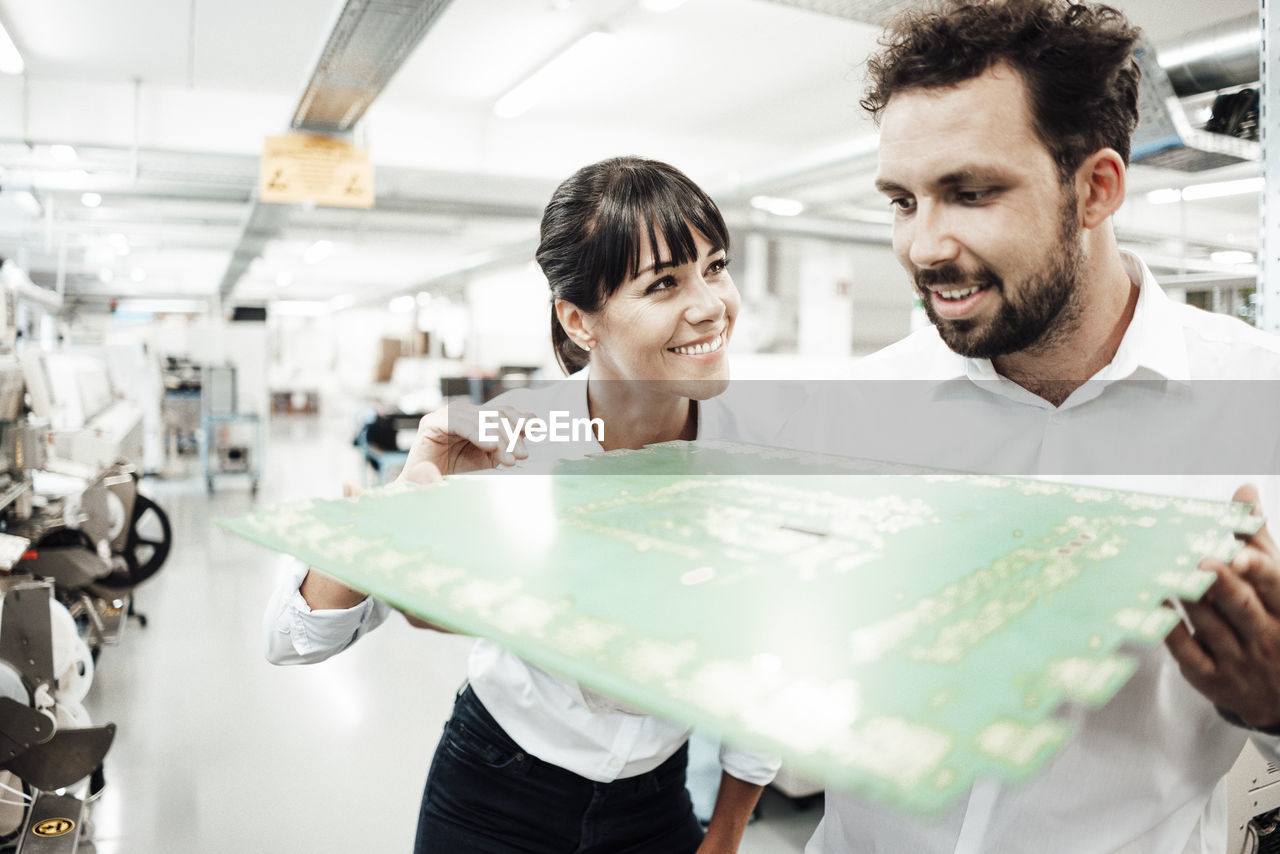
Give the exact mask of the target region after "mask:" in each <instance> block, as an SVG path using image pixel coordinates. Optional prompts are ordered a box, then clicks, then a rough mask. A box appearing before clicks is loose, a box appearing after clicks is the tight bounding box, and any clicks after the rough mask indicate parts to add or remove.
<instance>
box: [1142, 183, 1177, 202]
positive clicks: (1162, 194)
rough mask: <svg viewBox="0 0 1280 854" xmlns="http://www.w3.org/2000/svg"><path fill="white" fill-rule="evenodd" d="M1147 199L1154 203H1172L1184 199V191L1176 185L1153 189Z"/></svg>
mask: <svg viewBox="0 0 1280 854" xmlns="http://www.w3.org/2000/svg"><path fill="white" fill-rule="evenodd" d="M1147 201H1148V202H1150V203H1151V204H1153V205H1171V204H1173V203H1174V202H1180V201H1182V191H1181V190H1179V189H1177V188H1176V187H1165V188H1164V189H1161V190H1152V191H1151V192H1150V193H1147Z"/></svg>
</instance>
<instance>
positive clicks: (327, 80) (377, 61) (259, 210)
mask: <svg viewBox="0 0 1280 854" xmlns="http://www.w3.org/2000/svg"><path fill="white" fill-rule="evenodd" d="M450 2H451V0H347V4H346V6H344V7H343V8H342V14H341V15H339V16H338V22H337V23H336V24H334V27H333V32H331V33H329V40H328V41H327V42H326V43H325V46H324V50H323V52H321V54H320V59H319V61H318V62H317V63H316V68H315V71H313V72H312V73H311V80H310V82H308V83H307V88H306V89H305V90H304V91H303V93H302V98H301V100H299V102H298V108H297V109H296V110H294V113H293V121H292V123H291V125H292V127H293V129H294V130H301V131H307V132H310V133H322V134H329V135H345V134H348V133H350V131H351V129H352V128H353V127H355V124H356V122H357V121H359V120H360V117H361V116H363V115H364V112H365V110H367V109H368V108H369V105H370V104H372V103H373V101H374V99H375V98H377V97H378V95H379V94H381V92H382V89H383V87H385V86H386V85H387V83H388V82H389V81H390V80H391V78H392V77H394V76H395V73H396V72H397V71H399V70H400V67H401V66H402V65H403V64H404V61H405V60H406V59H408V58H409V54H411V53H412V52H413V49H414V48H415V47H417V46H418V43H419V42H420V41H422V37H423V36H424V35H426V33H427V30H429V29H430V28H431V25H432V24H433V23H435V21H436V19H437V18H439V17H440V13H441V12H443V11H444V10H445V8H446V7H447V6H448V5H449V3H450ZM291 211H292V206H291V205H277V204H264V203H262V202H260V201H258V199H257V196H256V195H255V197H254V199H253V201H252V202H251V203H250V205H249V212H248V214H247V215H246V216H245V220H244V227H243V229H242V231H241V233H240V240H239V242H238V243H237V244H236V247H235V249H234V250H233V251H232V253H231V261H230V262H229V263H228V264H227V269H226V271H225V272H223V274H222V281H221V282H219V284H218V294H219V296H220V297H221V299H222V301H223V303H224V305H225V304H227V303H228V300H229V298H230V296H231V294H232V292H233V291H234V290H235V288H236V285H237V284H239V283H240V279H241V278H242V277H243V276H244V274H245V272H246V271H247V270H248V269H249V265H250V264H252V263H253V260H254V259H255V258H257V257H259V256H261V254H262V252H263V251H264V250H265V249H266V246H267V244H268V243H270V242H271V241H272V240H275V239H278V238H279V237H280V235H281V234H282V233H283V231H284V228H285V226H286V225H288V222H289V216H290V212H291Z"/></svg>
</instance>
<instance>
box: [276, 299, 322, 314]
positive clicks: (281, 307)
mask: <svg viewBox="0 0 1280 854" xmlns="http://www.w3.org/2000/svg"><path fill="white" fill-rule="evenodd" d="M333 310H334V309H333V306H332V305H330V304H329V301H328V300H314V299H278V300H272V301H271V314H272V316H274V317H324V316H325V315H326V314H329V313H330V312H332V311H333Z"/></svg>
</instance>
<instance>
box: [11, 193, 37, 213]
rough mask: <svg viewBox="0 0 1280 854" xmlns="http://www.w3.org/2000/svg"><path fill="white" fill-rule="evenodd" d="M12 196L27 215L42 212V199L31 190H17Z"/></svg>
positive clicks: (14, 201)
mask: <svg viewBox="0 0 1280 854" xmlns="http://www.w3.org/2000/svg"><path fill="white" fill-rule="evenodd" d="M12 198H13V203H14V204H15V205H17V206H18V209H19V210H21V211H22V212H23V213H24V214H26V215H27V216H33V217H34V216H40V214H41V212H42V209H41V207H40V200H39V199H37V198H36V197H35V195H34V194H33V193H32V192H31V191H30V190H15V191H14V192H13V195H12Z"/></svg>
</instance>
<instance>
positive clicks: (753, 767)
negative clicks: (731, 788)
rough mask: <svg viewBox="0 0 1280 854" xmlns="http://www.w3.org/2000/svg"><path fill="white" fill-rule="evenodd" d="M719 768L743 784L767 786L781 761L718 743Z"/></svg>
mask: <svg viewBox="0 0 1280 854" xmlns="http://www.w3.org/2000/svg"><path fill="white" fill-rule="evenodd" d="M720 767H721V768H723V769H724V770H725V772H726V773H728V774H730V775H731V776H733V777H737V778H738V779H739V780H741V781H742V782H744V783H754V784H755V785H757V786H767V785H769V784H770V783H772V782H773V778H774V777H776V776H777V775H778V769H779V768H781V767H782V760H781V759H780V758H778V757H776V756H766V755H764V754H760V753H751V752H749V751H746V750H739V749H738V748H736V747H733V746H732V745H730V744H726V743H725V742H721V743H720Z"/></svg>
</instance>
